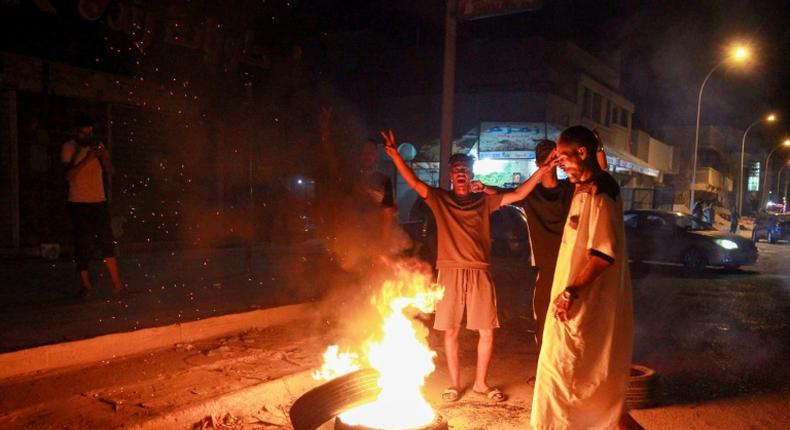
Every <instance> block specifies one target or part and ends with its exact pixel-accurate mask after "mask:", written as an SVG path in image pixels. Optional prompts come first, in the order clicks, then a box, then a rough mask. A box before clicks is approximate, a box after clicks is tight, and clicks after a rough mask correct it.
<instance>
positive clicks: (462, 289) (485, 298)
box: [433, 269, 499, 330]
mask: <svg viewBox="0 0 790 430" xmlns="http://www.w3.org/2000/svg"><path fill="white" fill-rule="evenodd" d="M437 283H438V284H439V285H441V286H443V287H444V297H442V299H441V300H439V303H437V304H436V320H435V321H434V324H433V328H435V329H436V330H449V329H451V328H457V327H460V326H461V320H462V319H463V316H464V309H466V328H468V329H470V330H480V329H490V328H498V327H499V319H498V318H497V313H496V290H495V289H494V281H493V280H492V279H491V273H489V272H488V270H485V269H439V277H438V279H437Z"/></svg>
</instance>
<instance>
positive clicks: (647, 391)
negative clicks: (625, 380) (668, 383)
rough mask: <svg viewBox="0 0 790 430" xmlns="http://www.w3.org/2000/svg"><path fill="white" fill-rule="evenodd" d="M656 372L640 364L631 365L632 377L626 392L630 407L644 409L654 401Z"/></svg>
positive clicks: (626, 403)
mask: <svg viewBox="0 0 790 430" xmlns="http://www.w3.org/2000/svg"><path fill="white" fill-rule="evenodd" d="M655 382H656V372H655V371H654V370H653V369H651V368H649V367H647V366H643V365H640V364H632V365H631V377H630V380H629V384H628V390H627V391H626V394H625V405H626V407H627V408H628V409H642V408H646V407H648V406H650V405H651V404H652V403H653V393H654V392H655Z"/></svg>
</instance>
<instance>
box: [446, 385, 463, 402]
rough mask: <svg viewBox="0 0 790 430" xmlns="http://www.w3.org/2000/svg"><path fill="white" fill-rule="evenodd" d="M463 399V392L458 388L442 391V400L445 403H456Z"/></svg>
mask: <svg viewBox="0 0 790 430" xmlns="http://www.w3.org/2000/svg"><path fill="white" fill-rule="evenodd" d="M460 397H461V392H460V391H458V389H457V388H453V387H449V388H447V389H446V390H444V391H442V400H444V401H445V402H454V401H456V400H458V399H459V398H460Z"/></svg>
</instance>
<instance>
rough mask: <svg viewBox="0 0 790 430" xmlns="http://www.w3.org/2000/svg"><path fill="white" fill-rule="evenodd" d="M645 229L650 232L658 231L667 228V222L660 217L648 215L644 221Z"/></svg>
mask: <svg viewBox="0 0 790 430" xmlns="http://www.w3.org/2000/svg"><path fill="white" fill-rule="evenodd" d="M644 223H645V224H644V228H645V229H648V230H658V229H661V228H664V227H666V225H667V222H666V221H664V218H662V217H660V216H658V215H647V216H646V217H645V220H644Z"/></svg>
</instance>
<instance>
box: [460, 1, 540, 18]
mask: <svg viewBox="0 0 790 430" xmlns="http://www.w3.org/2000/svg"><path fill="white" fill-rule="evenodd" d="M541 7H543V0H458V18H459V19H464V20H473V19H481V18H488V17H492V16H498V15H508V14H512V13H518V12H525V11H528V10H537V9H540V8H541Z"/></svg>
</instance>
